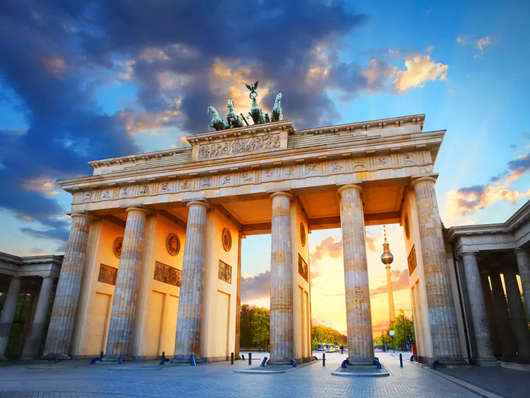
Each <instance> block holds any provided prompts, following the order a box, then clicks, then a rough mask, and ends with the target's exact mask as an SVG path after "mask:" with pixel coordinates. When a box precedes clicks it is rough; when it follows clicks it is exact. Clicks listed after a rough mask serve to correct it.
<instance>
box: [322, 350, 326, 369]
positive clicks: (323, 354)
mask: <svg viewBox="0 0 530 398" xmlns="http://www.w3.org/2000/svg"><path fill="white" fill-rule="evenodd" d="M322 366H326V353H325V352H323V353H322Z"/></svg>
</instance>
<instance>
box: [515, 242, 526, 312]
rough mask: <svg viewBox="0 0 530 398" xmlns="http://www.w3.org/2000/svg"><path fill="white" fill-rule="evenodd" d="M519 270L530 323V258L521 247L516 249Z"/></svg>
mask: <svg viewBox="0 0 530 398" xmlns="http://www.w3.org/2000/svg"><path fill="white" fill-rule="evenodd" d="M515 258H516V260H517V269H518V270H519V276H520V277H521V284H522V285H523V294H524V302H525V304H526V319H527V321H528V322H530V256H529V255H528V252H527V251H526V250H525V249H523V248H522V247H519V248H517V249H515Z"/></svg>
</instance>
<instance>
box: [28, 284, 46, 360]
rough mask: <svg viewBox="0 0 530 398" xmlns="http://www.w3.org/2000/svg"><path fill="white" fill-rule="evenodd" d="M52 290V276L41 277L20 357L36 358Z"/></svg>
mask: <svg viewBox="0 0 530 398" xmlns="http://www.w3.org/2000/svg"><path fill="white" fill-rule="evenodd" d="M52 290H53V278H52V277H51V276H47V277H44V278H42V283H41V287H40V292H39V298H38V299H37V308H36V309H35V314H34V315H33V320H32V322H31V327H30V331H29V333H28V335H27V336H26V339H25V341H24V349H23V351H22V358H26V359H31V358H37V357H38V356H39V351H40V345H41V342H42V336H43V333H44V327H45V326H46V317H47V315H48V308H49V307H50V298H51V293H52Z"/></svg>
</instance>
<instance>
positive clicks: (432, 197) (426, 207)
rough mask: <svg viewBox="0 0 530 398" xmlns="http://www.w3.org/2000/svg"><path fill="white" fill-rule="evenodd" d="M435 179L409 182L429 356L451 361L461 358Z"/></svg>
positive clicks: (424, 178) (429, 178) (420, 179)
mask: <svg viewBox="0 0 530 398" xmlns="http://www.w3.org/2000/svg"><path fill="white" fill-rule="evenodd" d="M435 182H436V180H435V179H434V178H432V177H421V178H418V179H416V180H414V181H413V182H412V184H413V187H414V193H415V196H416V207H417V212H418V224H419V232H420V241H421V255H422V259H423V271H424V276H425V285H426V286H425V287H426V292H427V305H428V308H429V323H430V327H431V335H432V345H433V359H434V360H438V361H446V362H453V361H461V360H462V353H461V349H460V342H459V339H458V327H457V324H456V312H455V308H454V302H453V297H452V293H451V288H450V282H449V272H448V269H447V264H446V256H445V246H444V241H443V236H442V223H441V221H440V214H439V212H438V204H437V201H436V191H435V190H434V183H435Z"/></svg>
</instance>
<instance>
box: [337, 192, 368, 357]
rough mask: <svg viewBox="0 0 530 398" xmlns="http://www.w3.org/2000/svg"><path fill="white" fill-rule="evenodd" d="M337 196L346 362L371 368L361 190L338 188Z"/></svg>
mask: <svg viewBox="0 0 530 398" xmlns="http://www.w3.org/2000/svg"><path fill="white" fill-rule="evenodd" d="M339 194H340V223H341V226H342V245H343V253H344V284H345V293H346V316H347V330H348V362H349V363H350V364H352V365H362V364H372V363H373V360H374V345H373V339H372V314H371V312H370V292H369V288H368V263H367V260H366V247H365V230H364V214H363V205H362V201H361V186H359V185H344V186H342V187H340V188H339Z"/></svg>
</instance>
